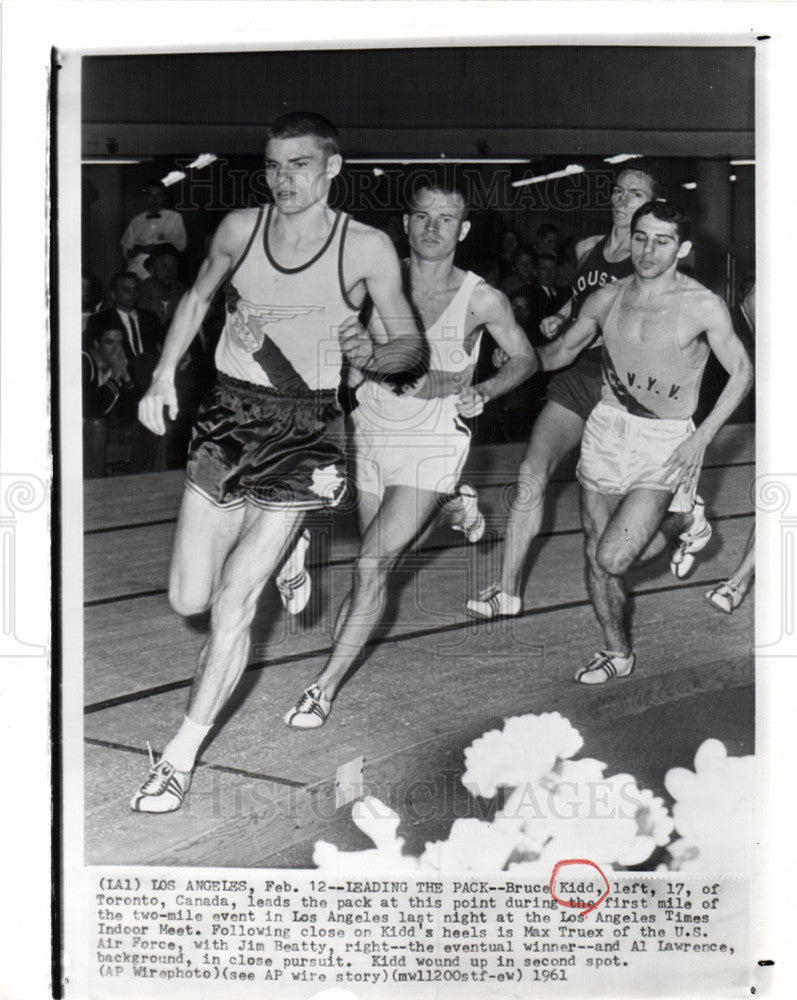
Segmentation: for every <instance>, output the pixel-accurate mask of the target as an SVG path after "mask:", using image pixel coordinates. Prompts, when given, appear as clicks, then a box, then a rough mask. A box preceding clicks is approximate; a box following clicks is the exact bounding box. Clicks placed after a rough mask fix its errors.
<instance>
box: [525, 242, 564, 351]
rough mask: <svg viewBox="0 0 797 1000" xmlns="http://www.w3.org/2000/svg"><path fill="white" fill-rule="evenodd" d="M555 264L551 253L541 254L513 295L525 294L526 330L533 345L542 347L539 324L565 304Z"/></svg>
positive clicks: (543, 341) (542, 340) (554, 256)
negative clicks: (527, 314)
mask: <svg viewBox="0 0 797 1000" xmlns="http://www.w3.org/2000/svg"><path fill="white" fill-rule="evenodd" d="M556 277H557V262H556V255H555V254H553V253H541V254H539V256H538V257H537V266H536V269H535V274H533V275H532V276H531V277H530V278H529V280H528V282H527V284H526V285H524V286H523V288H522V289H518V291H517V292H515V293H514V294H515V295H520V294H521V293H525V297H526V298H527V300H528V309H529V320H528V326H527V329H528V331H529V333H530V335H531V339H532V342H533V343H534V344H535V345H538V346H542V344H543V343H545V342H546V341H545V339H544V338H543V337H541V336H540V335H539V329H540V323H541V322H542V320H543V319H545V317H546V316H551V315H552V314H553V313H555V312H557V311H558V310H559V308H560V306H563V305H564V304H565V301H566V299H567V293H566V291H565V290H564V289H563V288H560V287H559V286H558V285H557V283H556Z"/></svg>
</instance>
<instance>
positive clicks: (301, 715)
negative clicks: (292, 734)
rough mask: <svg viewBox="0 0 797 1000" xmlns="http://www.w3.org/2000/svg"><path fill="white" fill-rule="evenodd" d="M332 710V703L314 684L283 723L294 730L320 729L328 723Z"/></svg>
mask: <svg viewBox="0 0 797 1000" xmlns="http://www.w3.org/2000/svg"><path fill="white" fill-rule="evenodd" d="M331 709H332V701H331V700H330V699H329V698H327V696H326V695H325V694H324V692H323V691H322V690H321V688H320V687H319V686H318V685H317V684H312V685H311V686H310V687H309V688H307V690H306V691H305V692H304V694H303V695H302V697H301V698H300V699H299V700H298V701H297V702H296V704H295V705H294V706H293V708H292V709H291V710H290V711H289V712H288V713H287V714H286V716H285V718H284V720H283V721H284V722H285V725H286V726H291V727H292V728H293V729H318V727H319V726H323V725H324V723H325V722H326V721H327V717H328V716H329V713H330V711H331Z"/></svg>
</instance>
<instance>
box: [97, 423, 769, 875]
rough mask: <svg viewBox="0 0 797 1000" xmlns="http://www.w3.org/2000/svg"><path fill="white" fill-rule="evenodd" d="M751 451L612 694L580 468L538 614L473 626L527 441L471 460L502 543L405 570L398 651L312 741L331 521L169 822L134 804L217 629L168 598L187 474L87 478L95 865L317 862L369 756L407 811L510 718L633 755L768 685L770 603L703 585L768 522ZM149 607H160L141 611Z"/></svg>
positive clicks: (542, 584) (396, 608)
mask: <svg viewBox="0 0 797 1000" xmlns="http://www.w3.org/2000/svg"><path fill="white" fill-rule="evenodd" d="M752 446H753V435H752V428H750V427H749V426H745V427H742V428H738V427H731V428H726V429H725V430H724V431H723V432H722V434H721V436H720V437H718V439H717V441H716V442H715V443H714V445H713V446H712V449H711V451H710V453H709V456H708V458H707V464H708V465H712V464H713V465H715V466H716V467H715V468H706V470H705V471H704V475H703V477H702V478H701V492H702V493H703V494H704V495H705V497H706V500H707V503H708V507H709V511H710V514H711V515H712V516H713V517H714V518H715V519H716V520H715V535H714V537H713V538H712V541H711V543H710V544H709V546H708V547H707V549H706V551H705V554H704V556H703V557H701V559H700V560H699V561H698V563H697V566H696V569H695V572H694V575H693V578H692V579H690V580H687V581H676V580H675V579H674V578H673V577H672V576H671V574H670V572H669V568H668V564H667V560H666V558H664V557H662V558H660V559H659V560H657V561H654V562H653V563H651V564H649V565H648V566H646V567H641V568H639V569H638V570H635V572H634V574H633V575H632V578H631V587H632V589H633V590H634V591H635V592H636V596H635V598H634V600H633V602H632V625H633V634H634V638H635V648H636V651H637V655H638V665H637V669H636V671H635V673H634V675H633V676H632V677H630V678H628V679H625V680H622V681H618V682H616V683H613V684H609V685H606V686H605V687H602V688H599V689H592V688H584V687H581V686H579V685H577V684H574V683H573V681H572V675H573V672H574V670H575V669H576V668H577V667H578V666H580V665H582V664H583V663H585V662H586V661H587V660H588V659H589V658H590V657H591V655H592V653H593V652H594V651H595V649H597V648H598V646H599V645H600V638H599V631H598V627H597V624H596V621H595V618H594V614H593V612H592V609H591V607H590V605H589V603H588V601H587V595H586V590H585V585H584V577H583V554H582V549H583V539H582V536H581V533H580V521H579V515H578V489H577V487H576V485H575V484H574V483H572V482H568V481H567V478H566V475H564V476H563V477H562V479H561V481H560V482H557V483H555V484H554V485H553V486H552V487H551V490H550V492H549V496H548V498H547V499H548V503H547V512H546V516H547V522H546V525H545V531H546V533H547V534H546V536H545V537H541V538H540V539H539V540H538V542H537V543H535V546H534V549H533V552H532V559H531V567H530V573H529V576H528V579H527V583H526V586H525V593H524V609H525V610H524V614H523V615H522V616H521V617H519V618H517V619H512V620H504V621H500V622H482V623H479V622H473V621H470V620H468V619H466V618H465V616H464V608H463V605H464V601H465V600H466V598H467V597H468V596H472V595H473V594H475V593H476V592H477V591H478V590H479V589H480V588H481V587H483V586H484V585H486V584H487V583H489V582H490V581H491V580H492V579H494V578H495V576H496V575H497V571H498V568H499V566H500V560H501V556H502V551H503V543H502V541H501V540H500V534H501V532H502V531H503V527H504V524H505V519H506V497H507V492H506V488H505V487H504V485H503V484H504V483H511V480H512V473H513V472H514V469H515V468H516V465H517V462H518V461H519V460H520V457H521V454H522V450H523V446H522V445H519V446H511V445H505V446H501V447H490V448H485V449H474V454H473V456H472V462H473V463H474V464H473V467H472V471H471V473H470V478H471V480H472V481H473V482H474V483H475V484H476V485H477V486H478V487H479V489H480V494H481V496H482V505H483V507H484V508H485V511H486V514H487V518H488V526H489V532H490V534H489V536H488V539H487V540H486V541H485V542H484V543H482V544H480V545H478V546H467V545H465V544H462V542H461V540H460V539H459V537H458V536H457V537H456V538H454V536H453V535H452V533H451V532H450V530H449V529H438V530H437V531H436V533H435V534H434V535H433V536H432V537H431V539H430V540H429V548H428V549H427V550H425V551H423V552H421V553H418V554H415V555H412V556H411V557H410V558H409V559H408V561H407V564H406V566H405V568H404V570H403V571H401V572H398V573H396V574H395V575H394V577H393V578H392V580H391V598H390V607H389V614H388V621H389V622H390V623H391V624H388V626H387V627H386V628H385V629H384V630H383V631H382V632H381V633H380V636H379V638H380V640H381V641H380V642H378V643H377V644H375V645H373V646H372V647H369V649H368V651H367V655H366V657H365V659H364V662H363V663H362V665H361V666H360V667H359V669H358V670H357V672H356V673H354V674H353V675H352V676H351V677H350V679H349V680H348V682H347V684H346V685H345V687H344V688H343V690H342V692H341V695H340V697H339V699H338V700H337V702H336V704H335V709H334V713H333V715H332V717H331V718H330V721H329V723H328V724H327V725H326V726H325V727H324V728H322V729H321V730H317V731H314V732H310V733H306V732H305V733H301V732H296V731H294V730H290V729H288V728H286V727H285V726H284V724H283V723H282V721H281V718H282V715H283V713H284V712H285V710H286V709H287V708H288V707H289V706H290V705H291V704H293V702H294V701H295V699H296V697H297V696H298V695H299V694H300V692H301V691H302V689H303V688H304V687H305V685H306V684H307V683H308V682H309V681H310V680H311V679H312V678H313V676H314V675H315V674H316V673H317V671H318V669H319V667H320V665H321V663H322V662H323V659H324V657H325V655H326V651H327V649H328V645H329V636H330V633H331V628H332V621H333V613H334V611H335V610H336V608H337V604H338V603H339V601H340V599H341V595H342V594H343V593H344V592H345V590H346V589H347V588H348V584H349V580H350V575H351V559H352V558H353V555H354V553H355V548H356V534H355V532H354V525H353V522H352V520H351V519H348V520H346V519H343V518H336V519H334V520H331V521H330V522H329V523H330V524H332V525H335V527H333V528H331V529H329V530H330V533H329V535H328V536H327V538H326V539H324V540H323V541H324V543H325V544H327V543H328V544H327V547H326V549H324V548H323V546H322V545H321V543H318V542H317V543H316V544H317V545H318V546H319V548H318V550H317V555H316V561H317V562H323V563H324V564H325V565H324V566H323V567H322V568H319V569H318V570H317V572H316V573H315V575H314V579H315V581H316V592H315V597H314V603H313V604H312V605H311V608H310V610H309V613H307V614H305V615H302V616H300V617H299V618H297V619H293V618H290V617H289V616H287V615H286V614H285V613H284V611H283V610H282V608H281V606H280V605H279V602H278V598H277V595H276V591H275V589H274V588H273V587H271V586H270V587H268V588H267V589H266V592H265V593H264V597H263V599H262V601H261V605H260V608H259V611H258V616H257V619H256V622H255V625H254V627H253V633H252V640H253V649H252V661H253V668H252V669H250V670H249V671H248V672H247V673H246V674H245V676H244V678H243V679H242V682H241V684H240V685H239V688H238V690H237V691H236V693H235V695H234V697H233V699H231V702H230V704H229V705H228V706H227V708H226V709H225V712H224V713H223V715H222V718H221V720H220V722H219V725H218V726H217V727H216V729H214V736H213V739H212V741H211V742H210V744H209V745H207V746H206V747H205V748H204V749H203V752H202V766H200V767H199V768H198V769H197V771H196V774H195V779H194V787H193V788H192V791H191V793H190V795H189V797H188V798H187V800H186V805H185V806H184V808H183V809H182V810H181V811H180V812H179V813H177V814H174V815H172V816H167V817H152V816H142V815H140V814H135V813H132V812H131V811H130V810H129V809H128V806H127V800H128V798H129V795H130V794H131V793H132V791H133V789H134V788H135V787H136V786H137V784H139V783H140V782H141V780H142V779H143V777H144V775H145V773H146V768H147V757H146V753H145V749H144V748H145V746H146V742H147V741H150V742H151V744H152V745H153V747H154V748H155V749H156V750H157V749H159V748H160V747H162V746H163V745H164V743H165V742H166V740H167V739H168V738H169V737H170V736H171V735H172V734H173V731H174V727H175V724H176V723H177V722H178V721H179V719H180V718H181V717H182V714H183V711H184V706H185V699H186V694H187V690H186V688H187V685H188V683H189V682H190V678H191V676H192V674H193V671H194V666H195V662H196V655H197V653H198V651H199V648H200V646H201V644H202V642H203V641H204V635H205V633H204V631H203V629H202V623H201V621H186V620H183V619H180V618H179V617H178V616H176V615H174V614H173V613H172V612H171V611H170V609H169V607H168V603H167V601H166V597H165V594H164V593H162V592H161V593H158V591H161V590H162V588H163V586H164V583H165V577H166V569H167V561H168V553H169V545H170V538H171V533H172V532H173V530H174V526H173V524H172V523H170V522H171V521H172V519H173V518H174V515H175V511H176V505H177V502H178V500H179V495H180V491H181V489H182V482H183V479H182V473H179V474H178V473H167V474H160V475H150V476H137V477H124V479H122V478H120V479H116V480H102V481H96V482H93V483H89V484H87V492H86V529H87V531H89V534H88V535H87V537H86V599H87V601H89V602H94V603H91V604H90V606H89V607H87V608H86V611H85V652H86V664H85V697H86V702H87V704H88V705H89V706H90V708H91V709H92V710H91V711H90V712H89V713H88V714H87V715H86V718H85V736H86V738H87V740H88V743H87V746H86V756H85V762H86V857H87V861H89V862H90V863H106V862H107V863H117V864H128V863H130V864H142V863H146V864H186V865H187V864H219V865H243V866H248V865H268V864H280V863H284V864H291V863H298V862H296V861H295V859H296V858H297V857H298V858H303V859H304V862H303V863H307V857H308V856H309V854H308V850H309V849H310V848H309V845H311V844H312V842H313V841H314V839H316V838H318V837H320V836H324V835H325V834H326V833H328V832H329V831H330V830H331V829H338V828H340V829H343V827H342V826H341V822H342V820H341V817H342V815H343V814H342V813H341V812H340V811H336V810H335V808H334V775H335V769H336V768H337V767H338V766H339V765H340V764H343V763H345V762H347V761H349V760H351V759H352V758H354V757H357V756H359V755H361V754H362V755H363V756H364V758H365V779H366V788H367V790H373V791H379V790H382V791H383V793H384V794H383V797H387V798H390V796H393V799H394V800H395V803H396V804H397V805H401V804H402V803H403V804H404V805H406V803H407V799H406V796H407V795H408V794H409V792H408V789H409V787H410V785H411V784H412V783H413V782H414V783H415V784H416V785H417V782H418V781H419V780H423V779H424V776H426V777H430V778H432V779H434V780H437V779H438V778H439V776H440V774H441V773H443V771H446V769H448V770H449V771H450V770H451V768H456V767H461V752H462V748H463V747H464V746H466V745H467V744H468V743H469V742H470V741H472V740H473V739H474V738H476V737H477V736H478V735H480V734H481V733H482V732H483V731H484V730H485V728H490V727H491V726H494V725H496V724H499V723H500V720H501V719H502V718H504V717H507V716H510V715H517V714H523V713H524V712H543V711H554V710H556V711H561V712H562V713H563V714H565V715H567V716H568V718H570V719H571V721H573V722H574V724H578V725H581V726H585V727H588V726H592V727H598V728H600V729H603V730H606V731H611V732H616V733H617V734H618V735H617V743H618V747H619V748H620V749H622V746H623V739H622V733H623V731H624V727H631V728H629V732H630V731H631V729H632V728H633V726H634V725H636V723H634V722H633V720H634V719H640V720H641V719H643V718H644V717H645V716H646V713H650V712H651V711H654V710H655V709H657V708H660V709H661V710H662V712H664V713H666V711H667V708H668V706H669V707H670V709H671V710H672V712H673V713H674V716H673V717H678V716H677V709H676V707H674V706H678V705H682V704H687V703H690V704H691V702H692V701H693V700H699V699H708V700H709V701H710V699H711V697H712V695H714V694H716V695H717V696H719V695H720V694H721V693H722V692H730V691H739V690H742V689H746V688H749V686H750V684H751V682H752V662H753V657H752V650H751V644H752V634H753V617H754V600H753V598H752V596H751V597H750V598H748V600H747V601H745V603H744V604H743V605H742V606H741V607H740V608H739V609H737V611H736V612H734V614H733V615H732V616H730V617H728V616H723V615H721V614H719V613H717V612H716V611H714V610H713V609H712V608H711V607H710V606H709V605H708V604H707V603H706V602H705V601H704V600H703V592H704V590H705V589H706V585H707V582H708V581H709V580H717V579H720V578H722V577H724V576H727V575H728V573H729V571H730V570H731V569H732V568H733V566H734V565H735V564H736V562H737V561H738V558H739V556H740V554H741V551H742V549H743V547H744V543H745V541H746V538H747V534H748V532H749V529H750V526H751V524H752V517H751V510H752V507H751V501H750V496H749V485H750V482H751V481H752V479H753V476H754V468H753V466H752V465H750V464H742V463H745V462H746V463H749V462H751V460H752ZM723 462H725V463H733V464H731V465H727V466H723V464H722V463H723ZM507 470H509V472H508V471H507ZM566 471H567V470H565V473H566ZM157 521H162V522H163V523H161V524H156V523H153V522H157ZM114 525H115V526H117V527H115V528H114ZM131 525H140V527H131ZM104 528H111V529H112V530H108V531H105V530H102V529H104ZM323 531H324V529H323V528H322V530H321V534H323ZM452 542H453V543H454V544H453V545H452V544H451V543H452ZM330 555H331V564H330V559H329V556H330ZM142 592H143V593H149V594H150V595H151V596H139V597H136V596H134V595H135V594H136V593H142ZM159 691H160V693H158V692H159ZM137 696H143V697H141V698H140V699H138V700H131V699H134V698H137ZM695 704H697V701H695ZM701 704H702V702H701ZM706 735H711V733H710V732H709V731H707V733H706ZM586 750H589V748H586ZM685 763H688V762H685ZM109 789H112V790H114V791H113V792H112V793H111V794H109V793H108V790H109ZM460 800H461V795H460ZM452 808H453V807H452ZM457 808H459V806H457ZM449 818H450V817H449ZM350 826H351V824H349V823H347V824H345V828H346V829H349V828H350ZM425 830H427V828H426V827H418V829H417V830H416V831H415V832H416V834H417V836H418V837H422V836H423V835H424V831H425ZM441 835H444V833H441ZM349 837H351V834H350V833H349ZM302 845H304V846H302ZM362 846H367V844H364V845H362ZM280 859H282V860H280ZM292 859H293V860H292Z"/></svg>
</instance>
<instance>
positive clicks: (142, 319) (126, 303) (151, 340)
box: [85, 272, 163, 385]
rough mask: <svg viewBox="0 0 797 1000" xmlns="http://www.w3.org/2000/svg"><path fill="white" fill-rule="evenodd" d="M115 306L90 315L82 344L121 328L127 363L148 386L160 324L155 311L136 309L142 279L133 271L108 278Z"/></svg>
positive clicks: (160, 340) (160, 337) (157, 349)
mask: <svg viewBox="0 0 797 1000" xmlns="http://www.w3.org/2000/svg"><path fill="white" fill-rule="evenodd" d="M111 292H112V293H113V301H114V305H113V306H110V307H109V308H107V309H102V310H101V311H100V312H98V313H94V314H93V315H91V316H89V318H88V320H87V321H86V334H85V344H86V345H87V346H88V345H91V344H92V343H93V342H94V341H95V340H100V339H101V338H102V335H103V333H105V331H106V330H118V329H121V330H122V332H123V333H124V335H125V336H124V342H123V344H122V346H123V348H124V352H125V355H126V357H127V360H128V363H129V365H130V366H131V368H133V369H135V372H136V375H137V376H140V377H138V378H137V379H136V381H137V382H139V383H140V384H141V385H149V382H150V380H151V377H152V369H153V368H154V367H155V363H156V362H157V359H158V355H159V354H160V349H161V346H162V344H163V327H162V326H161V324H160V322H159V320H158V317H157V316H156V315H155V313H153V312H150V311H149V310H148V309H139V308H137V306H138V300H139V296H140V294H141V282H140V281H139V280H138V277H137V276H136V275H135V274H132V273H129V272H121V273H120V274H115V275H114V276H113V278H112V279H111Z"/></svg>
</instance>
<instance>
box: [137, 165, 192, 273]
mask: <svg viewBox="0 0 797 1000" xmlns="http://www.w3.org/2000/svg"><path fill="white" fill-rule="evenodd" d="M142 190H143V194H144V204H145V205H146V208H145V210H144V211H143V212H140V213H139V214H138V215H135V216H133V218H132V219H131V220H130V223H129V225H128V227H127V229H125V232H124V235H123V236H122V250H123V251H124V256H125V260H126V261H127V265H126V266H127V269H128V271H132V272H133V274H137V275H138V277H139V278H141V280H142V281H143V280H144V279H146V278H148V277H149V275H148V273H147V271H146V270H145V268H144V261H145V260H146V259H147V257H149V256H150V254H151V253H152V252H153V251H154V250H155V248H156V247H157V246H159V245H160V244H161V243H171V244H172V246H174V247H175V248H176V249H177V250H178V251H179V252H180V253H182V252H183V250H185V247H186V243H187V240H186V235H185V226H184V225H183V220H182V217H181V216H180V213H179V212H175V211H174V210H173V209H171V208H166V188H165V187H164V186H163V182H162V181H152V182H150V183H149V184H147V185H146V186H145V187H144V188H143V189H142Z"/></svg>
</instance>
